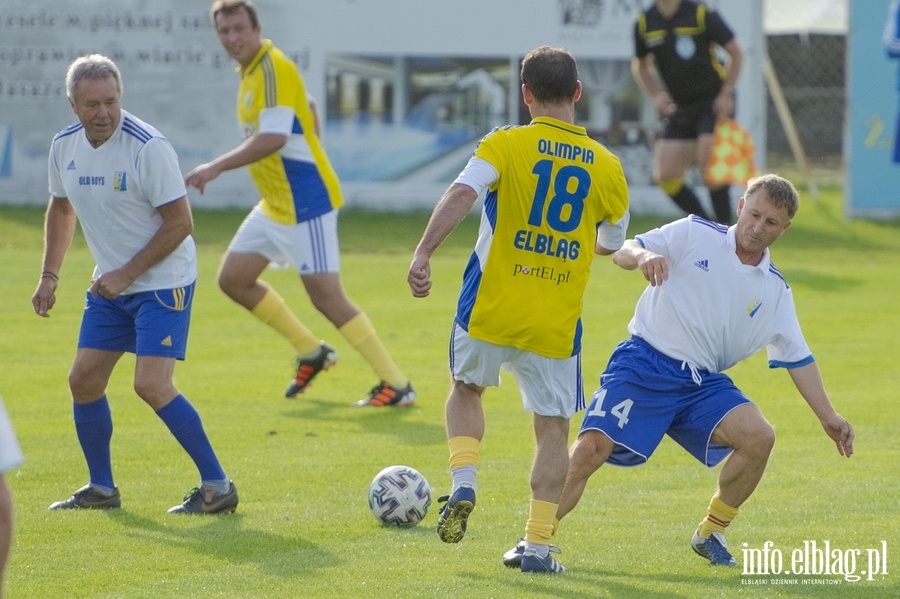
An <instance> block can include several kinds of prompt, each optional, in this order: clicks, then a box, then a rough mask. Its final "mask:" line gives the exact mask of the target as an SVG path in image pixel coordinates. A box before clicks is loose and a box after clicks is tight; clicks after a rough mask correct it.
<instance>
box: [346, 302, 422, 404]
mask: <svg viewBox="0 0 900 599" xmlns="http://www.w3.org/2000/svg"><path fill="white" fill-rule="evenodd" d="M338 331H340V333H341V335H343V336H344V338H345V339H346V340H347V341H348V342H349V343H350V345H352V346H353V347H354V348H356V351H358V352H359V353H360V354H362V356H363V357H364V358H365V359H366V361H368V362H369V364H370V365H371V366H372V370H374V371H375V374H377V375H378V377H379V378H380V379H381V380H383V381H387V382H388V384H389V385H391V386H392V387H398V388H402V387H405V386H406V385H408V384H409V379H408V378H407V377H406V375H404V374H403V372H402V371H401V370H400V369H399V368H398V367H397V365H396V364H395V363H394V360H393V359H392V358H391V356H390V354H388V352H387V350H386V349H385V348H384V345H382V343H381V339H379V338H378V334H377V333H376V332H375V327H374V326H372V321H370V320H369V317H368V316H366V314H365V313H364V312H360V313H359V314H357V315H356V316H354V317H353V318H351V319H350V320H348V321H347V322H346V323H345V324H344V325H343V326H342V327H341V328H339V329H338Z"/></svg>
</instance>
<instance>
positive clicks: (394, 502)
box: [369, 466, 431, 528]
mask: <svg viewBox="0 0 900 599" xmlns="http://www.w3.org/2000/svg"><path fill="white" fill-rule="evenodd" d="M430 505H431V487H429V486H428V481H427V480H425V477H424V476H422V474H421V473H420V472H419V471H418V470H416V469H415V468H410V467H409V466H388V467H387V468H385V469H384V470H382V471H381V472H379V473H378V474H377V475H375V478H374V479H372V484H371V485H369V510H370V511H371V512H372V515H373V516H375V518H377V519H378V521H379V522H381V523H382V524H385V525H387V526H397V527H399V528H408V527H410V526H415V525H416V524H418V523H419V522H421V521H422V519H423V518H424V517H425V514H427V513H428V507H429V506H430Z"/></svg>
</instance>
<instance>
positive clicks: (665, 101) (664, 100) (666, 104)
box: [653, 92, 676, 117]
mask: <svg viewBox="0 0 900 599" xmlns="http://www.w3.org/2000/svg"><path fill="white" fill-rule="evenodd" d="M653 106H655V107H656V112H658V113H659V114H660V116H663V117H670V116H672V115H673V114H675V108H676V106H675V101H674V100H673V99H672V96H670V95H669V94H667V93H666V92H659V93H658V94H656V95H655V96H653Z"/></svg>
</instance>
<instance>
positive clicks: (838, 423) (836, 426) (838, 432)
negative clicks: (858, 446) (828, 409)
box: [822, 414, 856, 458]
mask: <svg viewBox="0 0 900 599" xmlns="http://www.w3.org/2000/svg"><path fill="white" fill-rule="evenodd" d="M822 428H824V429H825V433H826V434H827V435H828V436H829V437H831V440H832V441H834V444H835V445H836V446H837V450H838V452H839V453H840V454H841V455H842V456H846V457H848V458H849V457H850V456H852V455H853V439H854V437H855V436H856V435H855V433H854V432H853V425H851V424H850V423H849V422H847V421H846V420H845V419H844V418H842V417H841V416H840V415H839V414H833V415H831V416H830V417H828V418H826V419H825V420H823V421H822Z"/></svg>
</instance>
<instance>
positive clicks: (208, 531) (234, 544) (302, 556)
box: [110, 510, 342, 578]
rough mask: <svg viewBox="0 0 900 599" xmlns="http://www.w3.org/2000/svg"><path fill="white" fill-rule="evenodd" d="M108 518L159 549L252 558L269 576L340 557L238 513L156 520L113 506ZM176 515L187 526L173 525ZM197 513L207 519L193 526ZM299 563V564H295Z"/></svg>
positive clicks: (310, 569) (305, 572)
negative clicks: (249, 523)
mask: <svg viewBox="0 0 900 599" xmlns="http://www.w3.org/2000/svg"><path fill="white" fill-rule="evenodd" d="M110 519H111V520H114V521H115V522H116V523H118V524H119V525H121V526H122V527H123V528H125V529H128V530H129V531H130V532H129V533H127V534H130V535H131V536H133V537H137V538H139V539H140V540H142V541H144V542H147V543H148V544H156V545H159V547H160V548H161V549H166V550H171V548H172V547H176V548H179V549H183V550H189V551H193V552H196V553H198V554H202V555H206V556H210V557H213V558H215V559H220V560H225V561H228V562H231V563H235V564H247V563H252V564H255V565H256V567H257V568H258V569H259V570H260V571H261V572H265V573H267V574H270V575H272V576H280V577H285V578H288V577H296V576H300V575H302V576H304V577H306V576H309V575H315V573H316V570H318V569H324V568H333V567H335V566H338V565H340V564H341V563H342V560H341V559H339V558H337V557H336V556H335V555H334V554H333V553H331V552H329V551H328V550H327V549H326V548H324V547H322V546H321V545H316V544H314V543H311V542H309V541H306V540H304V539H301V538H296V537H286V536H282V535H277V534H273V533H270V532H264V531H260V530H253V529H246V528H244V527H243V520H244V518H243V516H242V515H241V514H240V513H235V514H228V515H221V516H215V517H207V516H196V517H195V516H176V517H174V518H172V524H169V523H167V524H165V525H163V524H160V523H159V522H157V521H155V520H153V519H151V518H145V517H142V516H138V515H136V514H134V513H130V512H126V511H120V510H114V511H111V513H110ZM178 519H182V520H185V521H189V523H190V524H191V526H185V527H184V528H179V527H177V525H178ZM198 519H206V520H207V521H206V522H204V523H203V525H202V526H199V527H198V526H193V524H194V523H195V522H196V521H197V520H198ZM298 564H303V567H302V568H299V567H298V566H297V565H298Z"/></svg>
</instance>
